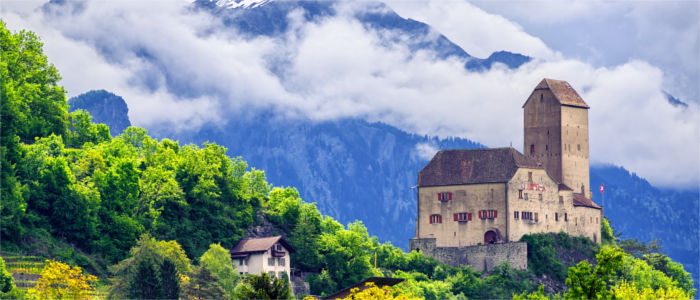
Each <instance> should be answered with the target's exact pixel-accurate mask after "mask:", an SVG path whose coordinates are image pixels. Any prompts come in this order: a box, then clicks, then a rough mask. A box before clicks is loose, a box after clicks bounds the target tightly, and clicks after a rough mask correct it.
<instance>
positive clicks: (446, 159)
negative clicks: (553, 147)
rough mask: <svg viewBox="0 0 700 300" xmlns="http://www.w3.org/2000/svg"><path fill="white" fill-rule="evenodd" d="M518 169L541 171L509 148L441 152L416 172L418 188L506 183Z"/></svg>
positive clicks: (539, 166) (516, 151) (534, 163)
mask: <svg viewBox="0 0 700 300" xmlns="http://www.w3.org/2000/svg"><path fill="white" fill-rule="evenodd" d="M519 167H525V168H536V169H543V167H542V166H541V165H539V164H538V163H537V161H536V160H534V159H532V158H530V157H527V156H525V155H522V154H520V152H518V150H515V149H513V148H510V147H509V148H496V149H456V150H440V151H438V153H436V154H435V156H434V157H433V159H432V160H430V162H429V163H428V164H427V165H426V166H425V167H424V168H423V169H422V170H421V171H420V172H418V186H440V185H457V184H470V183H492V182H508V181H509V180H510V179H511V178H513V175H515V172H516V171H517V170H518V168H519Z"/></svg>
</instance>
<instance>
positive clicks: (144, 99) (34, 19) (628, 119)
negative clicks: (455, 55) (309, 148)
mask: <svg viewBox="0 0 700 300" xmlns="http://www.w3.org/2000/svg"><path fill="white" fill-rule="evenodd" d="M166 4H167V5H166ZM428 5H430V4H428ZM161 6H164V7H161ZM429 8H430V9H432V10H438V11H439V9H438V8H431V7H429ZM460 8H461V9H471V10H473V11H475V12H472V14H471V15H469V16H474V17H473V18H465V20H462V21H460V22H461V23H459V24H462V25H461V26H465V28H472V27H474V28H476V27H479V26H486V25H488V26H492V28H490V29H489V30H491V31H492V33H493V35H492V36H490V37H489V36H487V35H485V36H481V37H475V39H476V40H479V39H481V40H480V41H481V44H482V48H481V50H480V51H491V50H488V47H496V46H494V45H502V46H503V47H511V46H512V47H515V46H513V44H519V43H521V42H522V43H523V44H522V45H520V46H519V47H520V48H518V49H526V48H527V49H534V50H528V51H531V52H536V53H541V54H540V55H541V56H544V57H545V58H544V59H535V60H533V61H531V62H530V63H527V64H525V65H523V66H521V67H520V68H518V69H516V70H510V69H507V68H505V67H504V66H495V67H494V68H492V69H491V70H489V71H486V72H480V73H472V72H467V71H466V70H465V69H464V67H463V65H464V61H459V60H457V59H448V60H441V59H437V58H436V56H435V54H434V53H432V52H430V51H417V52H414V51H411V50H409V49H407V48H406V47H403V46H402V45H386V43H383V42H382V37H385V36H387V35H396V34H400V33H397V32H375V31H373V30H370V29H367V28H365V27H364V26H362V24H360V23H358V22H357V21H356V20H354V19H353V18H351V17H350V16H351V15H352V13H351V12H350V13H343V14H340V15H339V16H338V17H333V18H326V19H323V20H320V21H318V22H315V23H304V22H300V16H301V14H300V12H299V11H295V12H294V13H292V14H291V15H290V19H292V20H293V22H292V26H291V27H292V29H291V30H290V31H289V32H287V33H286V34H284V35H282V36H280V37H275V38H255V39H245V38H242V37H240V36H239V35H238V34H237V33H236V32H235V31H232V30H230V29H223V28H221V26H220V24H218V23H217V21H216V20H212V19H210V18H209V17H207V16H206V15H200V14H195V13H192V12H189V11H187V10H184V9H183V6H181V5H179V4H177V5H176V4H170V2H146V3H142V2H128V5H123V4H121V3H119V2H88V3H87V4H86V7H85V8H84V11H83V12H82V13H80V14H78V15H74V16H71V17H70V18H55V17H54V18H45V17H43V16H42V15H41V14H33V15H30V16H27V15H18V14H13V13H11V12H8V11H3V15H4V16H9V17H7V19H6V20H7V21H8V25H11V26H10V27H11V28H15V29H17V28H19V27H22V28H27V29H31V30H34V31H37V33H38V34H39V35H40V36H42V37H43V38H44V40H45V41H46V52H47V53H48V54H49V57H50V59H51V60H52V61H53V62H55V63H56V65H57V67H58V68H59V70H60V71H61V73H62V75H63V77H64V81H63V83H64V84H65V85H66V87H67V88H68V90H69V91H70V92H71V93H72V94H73V95H74V94H77V93H81V92H84V91H85V90H87V89H92V88H95V89H97V88H105V89H107V90H110V91H112V92H115V93H116V94H119V95H121V96H123V97H124V98H125V99H126V100H127V101H128V104H129V107H130V112H131V117H132V120H133V122H134V123H135V124H137V125H141V126H146V127H149V126H156V125H162V124H166V126H179V127H180V128H190V129H196V128H197V127H198V126H200V125H202V124H203V123H205V122H209V121H211V122H215V123H222V122H224V121H225V120H227V119H228V118H229V117H230V116H232V115H234V116H235V115H236V114H238V113H239V112H240V111H242V110H243V111H250V110H255V109H256V108H258V109H274V110H275V111H277V112H284V113H285V114H286V115H287V116H288V117H305V118H311V119H314V120H330V119H337V118H344V117H359V118H365V119H367V120H369V121H382V122H385V123H388V124H391V125H394V126H397V127H399V128H402V129H404V130H407V131H409V132H413V133H418V134H428V135H439V136H443V137H446V136H460V137H466V138H470V139H472V140H475V141H478V142H481V143H484V144H485V145H487V146H491V147H499V146H506V145H509V144H511V143H512V144H513V145H514V146H515V147H516V148H520V145H522V142H523V141H522V132H523V131H522V130H523V129H522V126H523V125H522V124H523V119H522V109H521V106H522V104H523V102H524V101H525V99H526V97H527V96H528V95H529V94H530V92H531V91H532V89H533V88H534V86H535V85H536V84H537V83H538V82H539V81H540V80H541V79H542V78H544V77H548V78H555V79H562V80H567V81H569V82H570V83H571V84H572V86H573V87H574V88H576V89H577V90H578V91H579V93H580V94H581V95H582V96H583V98H584V100H585V101H587V102H588V103H589V105H590V106H591V110H590V115H589V120H590V140H591V159H592V161H593V162H594V163H595V162H610V163H614V164H617V165H622V166H624V167H626V168H628V169H630V170H631V171H634V172H637V174H640V175H641V176H644V177H646V178H648V179H649V180H650V181H652V182H653V183H655V184H660V185H663V186H676V187H677V186H680V187H693V186H696V185H697V182H698V178H699V175H698V168H696V167H688V166H698V165H699V164H700V162H698V160H699V157H700V150H699V149H700V145H699V143H700V139H698V138H697V137H698V136H699V133H698V115H697V105H695V104H691V105H690V107H688V108H687V109H685V110H684V109H682V108H679V107H673V106H671V105H669V104H668V103H667V102H666V100H665V99H664V98H663V93H662V90H663V87H664V85H663V79H664V78H665V76H666V74H665V73H664V72H663V71H662V70H660V69H659V68H658V67H655V66H653V65H651V64H649V63H646V62H644V61H639V60H632V61H628V62H625V63H622V64H618V65H616V66H614V67H609V68H605V67H596V66H594V65H591V64H589V63H586V62H585V61H581V60H577V59H563V58H561V57H559V56H558V55H556V54H554V55H552V54H551V53H549V51H551V50H549V49H548V48H547V47H546V46H545V45H544V44H543V43H542V42H541V41H540V40H539V39H537V38H535V37H528V35H527V34H526V33H525V32H524V31H522V29H521V28H519V27H518V26H517V25H516V24H514V23H512V22H510V21H508V20H506V19H503V18H501V17H498V18H493V16H490V15H488V14H485V13H484V12H483V11H481V12H480V10H479V9H475V8H474V7H472V6H469V5H468V4H466V6H457V7H456V8H455V10H457V9H460ZM344 9H358V7H356V6H355V7H352V6H351V7H350V8H348V7H344ZM499 18H500V19H499ZM448 19H449V18H448ZM470 20H471V21H470ZM450 22H453V21H450ZM454 22H456V21H454ZM470 22H471V23H470ZM448 23H449V22H448ZM446 24H447V23H446ZM204 32H207V34H204ZM499 34H500V35H499ZM465 36H466V35H465ZM448 37H449V35H448ZM508 39H510V40H511V41H497V40H508ZM453 40H455V39H453ZM523 41H524V42H523ZM499 43H500V44H499ZM526 44H527V45H526ZM95 45H110V46H109V48H108V49H105V48H104V47H103V48H96V47H95ZM485 45H489V46H488V47H487V46H485ZM470 46H471V45H470ZM528 47H529V48H528ZM465 48H466V50H467V51H468V52H472V53H474V52H473V51H470V50H471V49H470V48H469V46H467V47H465ZM506 49H508V50H514V51H516V52H518V51H519V50H518V49H512V48H506ZM519 52H524V53H526V54H532V53H528V52H527V51H524V50H523V51H519ZM76 57H78V58H77V59H76ZM144 57H149V59H146V58H144ZM280 62H283V64H282V67H278V68H277V69H276V70H275V72H274V73H273V72H272V71H270V65H271V64H273V63H274V64H277V65H279V63H280ZM416 151H417V153H419V154H423V155H428V154H429V152H431V151H432V149H431V148H430V145H418V146H417V147H416ZM433 153H434V152H433Z"/></svg>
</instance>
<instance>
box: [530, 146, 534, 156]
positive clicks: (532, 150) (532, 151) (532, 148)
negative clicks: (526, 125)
mask: <svg viewBox="0 0 700 300" xmlns="http://www.w3.org/2000/svg"><path fill="white" fill-rule="evenodd" d="M534 153H535V144H532V145H530V154H534Z"/></svg>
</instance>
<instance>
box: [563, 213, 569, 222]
mask: <svg viewBox="0 0 700 300" xmlns="http://www.w3.org/2000/svg"><path fill="white" fill-rule="evenodd" d="M564 222H569V215H568V214H567V213H564Z"/></svg>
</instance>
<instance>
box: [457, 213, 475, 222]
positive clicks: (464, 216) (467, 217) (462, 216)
mask: <svg viewBox="0 0 700 300" xmlns="http://www.w3.org/2000/svg"><path fill="white" fill-rule="evenodd" d="M454 220H455V222H467V221H471V220H472V214H471V213H467V212H461V213H455V214H454Z"/></svg>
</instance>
